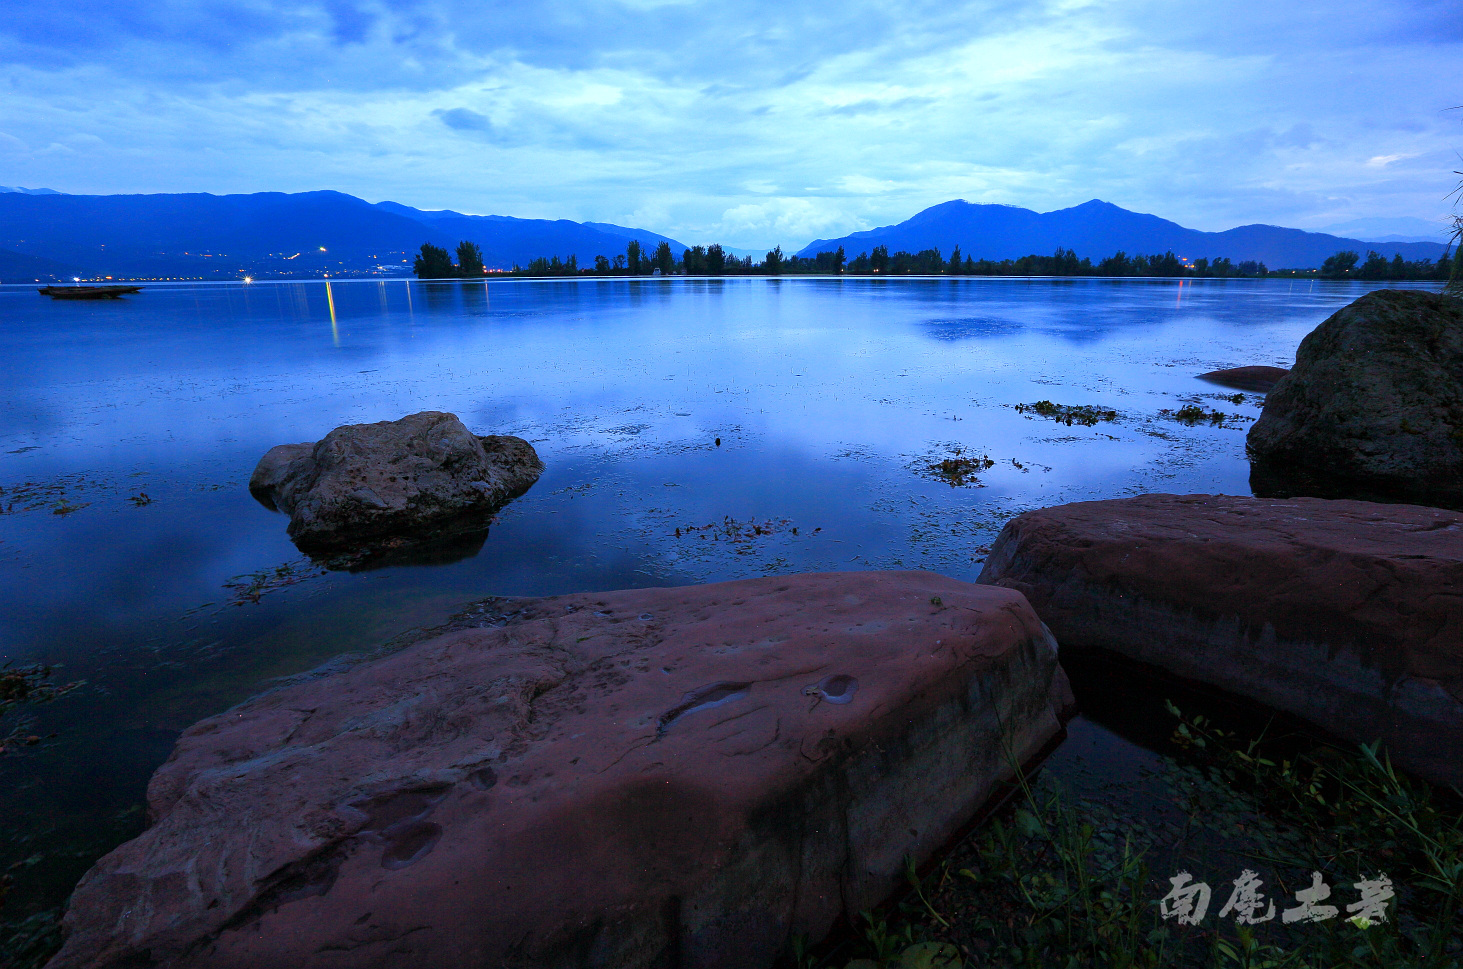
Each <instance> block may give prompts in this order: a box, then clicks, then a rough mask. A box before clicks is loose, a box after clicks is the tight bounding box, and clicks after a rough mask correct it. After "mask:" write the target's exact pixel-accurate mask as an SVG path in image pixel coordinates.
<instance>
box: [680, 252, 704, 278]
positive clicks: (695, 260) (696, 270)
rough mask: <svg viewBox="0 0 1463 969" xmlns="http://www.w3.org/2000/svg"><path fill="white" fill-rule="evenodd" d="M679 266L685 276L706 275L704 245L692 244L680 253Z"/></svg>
mask: <svg viewBox="0 0 1463 969" xmlns="http://www.w3.org/2000/svg"><path fill="white" fill-rule="evenodd" d="M681 267H682V268H683V269H684V270H685V272H686V275H687V276H705V275H706V247H705V246H692V247H691V248H689V249H687V250H686V251H685V252H683V253H681Z"/></svg>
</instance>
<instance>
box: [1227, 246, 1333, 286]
mask: <svg viewBox="0 0 1463 969" xmlns="http://www.w3.org/2000/svg"><path fill="white" fill-rule="evenodd" d="M1360 258H1361V257H1360V256H1358V255H1357V254H1356V253H1354V252H1351V251H1350V250H1348V251H1345V252H1338V253H1336V255H1334V256H1327V257H1326V261H1325V262H1323V263H1321V275H1322V276H1326V277H1328V278H1330V279H1340V278H1342V277H1343V276H1350V275H1351V274H1352V270H1353V269H1355V268H1356V261H1357V260H1358V259H1360ZM1240 266H1241V268H1243V266H1244V263H1241V264H1240Z"/></svg>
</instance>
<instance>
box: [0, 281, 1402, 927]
mask: <svg viewBox="0 0 1463 969" xmlns="http://www.w3.org/2000/svg"><path fill="white" fill-rule="evenodd" d="M1373 288H1378V287H1377V286H1369V285H1364V284H1343V283H1314V282H1309V281H1307V282H1300V283H1291V282H1283V281H1275V280H1264V281H1218V280H1213V281H1204V280H1200V281H1198V282H1197V283H1196V282H1193V281H1185V282H1184V283H1182V284H1180V283H1179V282H1177V281H1111V280H1004V279H962V280H938V279H933V280H919V279H899V280H834V279H828V280H821V279H789V280H775V279H774V280H767V279H749V280H672V281H657V280H641V281H629V280H606V281H598V280H593V281H578V280H566V281H543V282H533V281H518V280H505V281H496V282H491V283H487V284H482V285H479V284H460V285H459V284H455V283H448V284H421V283H415V282H412V283H408V282H404V281H395V282H377V281H364V282H340V283H330V284H327V283H324V282H301V283H254V284H249V285H244V284H233V285H223V284H186V285H173V286H163V285H156V286H149V287H147V288H146V290H144V292H143V293H141V294H140V295H138V296H135V297H132V298H129V299H126V300H119V301H105V302H95V303H87V302H52V301H50V300H46V299H42V298H40V297H39V296H38V295H37V294H36V293H35V291H34V288H32V287H15V286H5V287H0V359H3V360H4V382H3V386H0V487H3V488H4V489H5V491H4V493H3V494H0V508H3V510H4V511H5V512H6V513H4V514H0V663H3V662H7V661H8V662H12V663H27V662H34V661H47V662H52V663H60V664H64V668H63V670H62V671H61V672H60V673H59V674H58V675H59V676H61V677H64V678H65V679H67V680H75V679H84V680H86V681H87V682H86V685H85V686H84V687H82V688H81V689H80V690H78V691H76V692H75V693H73V694H71V695H69V696H67V697H65V698H63V699H62V700H60V701H58V702H56V703H54V704H51V705H48V706H43V707H39V708H37V709H36V710H35V711H34V714H35V717H36V728H37V732H38V733H42V734H49V733H53V732H54V733H55V734H56V736H55V737H54V738H53V739H52V740H51V741H50V742H49V745H47V746H42V747H39V748H31V749H28V750H26V751H24V752H23V753H22V754H20V755H19V756H15V755H9V756H6V757H4V758H0V871H7V870H8V871H10V873H11V874H12V876H14V878H15V890H14V892H13V894H12V896H11V902H10V905H9V906H7V908H8V909H9V910H8V911H6V912H4V913H3V915H6V916H10V915H13V914H23V913H24V912H25V911H28V910H30V909H32V908H34V907H42V906H52V905H56V904H59V903H60V902H61V901H62V900H63V899H64V898H65V896H66V894H67V892H68V891H69V889H70V887H71V885H72V884H73V883H74V882H75V880H76V878H77V877H79V875H80V874H81V873H82V872H83V871H84V870H85V869H86V868H87V867H88V866H89V865H90V864H91V862H92V861H93V860H94V859H95V857H96V856H97V855H98V854H100V853H102V852H104V851H106V850H109V849H110V848H111V847H113V846H114V845H115V844H116V843H118V842H119V841H120V840H123V839H125V838H127V837H130V836H132V835H133V834H135V833H136V832H137V831H138V830H140V829H141V825H142V813H141V803H142V799H143V794H144V790H145V785H146V782H147V778H148V776H149V775H150V774H151V772H152V771H153V770H154V769H155V768H156V767H157V765H158V764H160V763H161V762H162V760H163V759H164V758H165V757H166V756H167V753H168V751H169V749H170V747H171V745H172V743H173V740H174V739H175V737H176V736H177V734H178V732H179V731H181V730H182V729H183V728H185V727H186V726H188V725H189V724H191V723H192V722H194V721H195V720H197V719H199V718H201V717H204V716H207V715H210V714H213V713H216V712H218V711H220V710H222V709H224V708H226V707H227V706H229V705H230V704H232V703H234V702H237V701H238V700H240V699H242V698H244V697H246V696H248V695H250V694H251V693H253V692H255V691H256V690H257V689H258V688H259V687H260V685H261V684H263V683H264V682H265V681H267V680H268V679H270V678H272V677H277V676H283V675H288V674H292V673H295V672H299V671H301V670H304V669H308V668H310V667H312V666H314V665H316V664H318V663H319V662H321V661H323V660H325V659H327V658H329V657H331V656H334V655H336V654H339V653H341V652H343V651H348V650H357V649H363V648H370V647H373V646H376V645H378V644H380V643H382V642H384V641H386V640H388V639H390V638H392V637H394V636H397V635H400V634H403V633H406V632H408V631H410V630H412V629H414V628H420V627H424V626H430V625H434V624H437V623H439V622H441V621H442V620H444V619H445V618H446V617H447V616H449V615H450V614H451V613H452V612H454V611H455V610H456V609H457V608H458V607H459V606H460V605H461V604H462V603H463V602H464V601H466V600H468V599H474V598H481V597H484V596H489V595H508V596H518V595H547V594H555V593H563V592H571V591H583V590H597V589H614V588H626V587H632V586H656V585H678V584H685V583H692V582H707V581H715V580H721V579H731V578H744V577H749V576H757V575H768V574H777V573H783V572H798V571H811V570H852V569H871V568H873V569H885V568H921V569H931V570H934V571H938V572H943V573H945V574H948V575H952V576H955V577H957V578H962V579H973V578H975V576H976V575H977V574H978V573H979V571H980V567H981V563H982V561H983V559H984V556H985V551H986V548H987V547H988V546H989V545H990V543H991V541H992V540H993V539H994V537H995V535H996V533H997V532H998V531H999V530H1000V528H1001V526H1002V524H1003V523H1004V522H1005V521H1006V520H1007V519H1008V518H1010V517H1011V516H1012V515H1015V514H1018V513H1020V512H1021V511H1024V510H1027V509H1030V508H1036V507H1041V506H1045V505H1051V504H1057V503H1061V502H1068V501H1079V500H1086V499H1094V498H1108V497H1118V496H1123V495H1131V494H1138V493H1142V492H1154V491H1157V492H1176V493H1193V492H1209V493H1226V494H1248V493H1249V485H1248V473H1249V469H1248V465H1247V464H1246V462H1245V460H1244V434H1245V430H1246V429H1247V428H1248V427H1249V424H1250V422H1251V421H1252V420H1253V419H1254V417H1255V416H1257V415H1258V413H1259V405H1260V403H1261V399H1260V398H1259V397H1258V396H1256V395H1253V394H1246V395H1244V397H1243V398H1242V400H1240V401H1238V402H1236V401H1234V400H1232V399H1229V398H1230V397H1231V394H1230V393H1229V392H1227V391H1225V390H1224V389H1223V388H1220V387H1216V386H1213V385H1211V384H1207V383H1204V382H1203V381H1199V380H1197V379H1195V375H1196V374H1199V373H1202V372H1205V371H1208V370H1213V369H1218V368H1222V367H1232V366H1240V365H1246V364H1267V365H1276V366H1289V365H1290V363H1291V362H1292V360H1293V357H1294V351H1295V347H1296V344H1297V343H1298V342H1299V341H1300V339H1301V338H1302V337H1303V336H1304V335H1305V334H1306V333H1307V332H1309V331H1310V330H1311V329H1312V328H1314V327H1315V326H1316V325H1317V324H1318V323H1320V322H1321V321H1322V320H1323V319H1324V318H1325V317H1326V316H1328V315H1329V314H1330V313H1332V312H1334V310H1335V309H1337V308H1338V307H1340V306H1342V305H1344V304H1345V303H1347V302H1350V301H1351V300H1353V299H1355V298H1356V297H1357V296H1359V295H1361V293H1363V292H1365V291H1367V290H1368V289H1373ZM1038 400H1051V401H1054V402H1056V403H1058V404H1069V405H1081V404H1091V405H1098V406H1100V407H1103V408H1109V409H1112V410H1115V411H1117V412H1118V417H1117V419H1116V420H1115V421H1111V422H1107V421H1104V422H1100V423H1098V424H1096V425H1095V426H1083V425H1081V424H1074V425H1072V426H1067V425H1065V424H1062V423H1057V422H1054V421H1052V420H1049V419H1045V418H1042V417H1040V416H1036V415H1033V414H1030V413H1021V412H1018V411H1017V410H1016V409H1015V406H1014V405H1017V404H1023V403H1027V404H1029V403H1032V402H1035V401H1038ZM1185 404H1198V405H1200V406H1202V407H1204V409H1205V410H1206V411H1207V410H1213V409H1219V410H1222V411H1224V412H1225V413H1227V414H1230V415H1233V416H1232V417H1231V418H1230V419H1229V420H1227V421H1226V423H1225V424H1223V425H1222V426H1212V425H1210V424H1204V425H1201V426H1192V427H1191V426H1186V425H1184V424H1181V423H1179V422H1177V421H1175V420H1173V419H1172V418H1170V417H1166V416H1163V415H1162V414H1160V411H1162V410H1164V409H1168V410H1171V411H1172V410H1177V409H1178V408H1180V407H1183V406H1184V405H1185ZM420 410H444V411H451V412H453V413H456V414H457V415H458V416H459V417H461V418H462V420H463V422H464V423H465V424H466V425H467V426H468V427H469V428H470V429H472V430H473V431H474V432H475V433H478V434H516V435H520V436H522V437H524V438H527V439H528V440H530V441H531V442H533V444H534V447H535V448H537V450H538V453H539V455H540V457H542V458H543V460H544V462H545V463H546V465H547V470H546V471H545V473H544V475H543V477H542V478H541V479H540V480H539V482H538V484H537V485H536V486H535V487H534V488H533V489H532V490H531V491H529V492H528V494H526V495H525V496H523V497H522V498H520V499H518V500H517V501H516V502H514V503H513V504H512V505H510V506H509V507H508V508H507V509H505V510H504V511H503V512H502V514H501V515H500V516H499V518H498V521H497V523H496V524H495V525H494V526H493V528H492V530H491V533H490V535H489V537H488V539H487V542H486V544H485V545H484V546H483V548H482V549H481V551H480V552H479V553H478V554H476V555H475V556H472V557H470V558H467V559H464V560H461V561H457V562H453V563H450V564H435V565H404V566H396V567H387V568H380V569H376V570H372V571H363V572H355V573H347V572H326V571H324V570H322V569H319V568H318V567H315V566H313V565H312V564H311V563H310V562H309V561H308V560H307V559H305V558H303V557H302V556H301V555H300V554H299V553H298V552H297V551H296V550H295V549H294V547H293V546H292V545H291V544H290V542H289V540H288V539H287V538H286V536H285V523H286V520H285V518H284V517H283V516H281V515H278V514H274V513H271V512H270V511H268V510H266V509H265V508H263V507H261V506H260V505H259V504H257V503H256V502H255V501H254V500H253V499H252V498H251V497H250V496H249V493H248V490H247V488H246V487H245V485H246V483H247V481H248V478H249V474H250V472H251V471H252V470H253V467H254V465H255V463H256V462H257V461H258V459H259V457H260V456H261V455H263V453H264V452H265V451H266V450H268V449H269V448H270V447H272V446H273V445H275V444H280V443H286V442H296V441H313V440H317V439H319V438H320V437H322V436H323V435H324V434H325V433H326V432H328V431H329V430H331V429H332V428H334V427H336V426H337V425H340V424H347V423H361V422H369V421H381V420H394V419H396V418H399V417H401V416H403V415H406V414H409V413H412V412H415V411H420ZM718 438H719V439H720V445H718V444H717V443H716V441H717V439H718ZM956 456H964V457H972V458H982V457H987V456H988V457H989V458H990V459H991V460H992V461H993V462H994V464H993V465H992V466H991V467H989V469H987V470H985V471H983V472H982V473H980V474H979V476H978V480H976V481H972V482H970V483H967V484H965V485H963V486H958V487H954V486H952V485H951V484H950V483H948V482H946V481H944V480H941V479H940V477H939V476H938V475H935V474H933V473H931V472H930V470H929V466H930V465H931V464H932V463H935V462H938V461H940V460H942V459H945V458H950V457H956ZM73 509H74V510H73ZM58 512H60V513H58ZM708 525H712V526H715V527H714V528H706V527H703V526H708ZM754 525H761V526H763V528H762V531H763V532H765V533H766V534H757V532H756V530H755V529H754ZM677 528H680V529H682V533H681V537H677V535H676V529H677ZM794 529H796V532H794ZM13 719H14V714H12V715H11V717H9V718H7V721H9V720H13ZM6 725H7V724H0V727H4V726H6ZM1113 729H1117V728H1116V727H1114V728H1113ZM1113 729H1108V728H1105V727H1104V726H1102V724H1100V723H1096V722H1092V721H1081V722H1079V724H1078V725H1077V726H1076V727H1074V738H1078V739H1080V740H1081V744H1080V746H1081V747H1082V749H1083V751H1085V752H1086V755H1087V756H1088V757H1089V758H1096V759H1098V760H1100V761H1102V762H1103V763H1111V764H1114V765H1118V766H1115V767H1112V768H1111V769H1112V770H1120V769H1128V768H1127V767H1124V766H1123V765H1131V764H1133V763H1137V762H1139V761H1141V760H1142V759H1143V756H1144V751H1143V750H1142V747H1141V745H1134V744H1133V743H1130V742H1129V741H1126V740H1123V739H1121V737H1120V736H1119V735H1118V734H1117V733H1114V732H1113ZM1138 739H1141V738H1138ZM1076 746H1077V745H1074V746H1073V752H1072V753H1071V754H1070V755H1064V756H1067V757H1068V759H1070V758H1071V757H1075V756H1076V755H1077V753H1078V752H1077V751H1076V749H1075V748H1076ZM1056 763H1057V764H1058V765H1060V763H1061V759H1060V757H1059V758H1058V760H1057V761H1056Z"/></svg>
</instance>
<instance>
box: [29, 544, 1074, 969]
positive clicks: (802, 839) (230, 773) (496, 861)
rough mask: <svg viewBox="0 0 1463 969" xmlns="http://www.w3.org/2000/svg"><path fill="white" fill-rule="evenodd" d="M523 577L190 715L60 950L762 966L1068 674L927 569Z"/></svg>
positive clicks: (899, 841) (1005, 751) (435, 963)
mask: <svg viewBox="0 0 1463 969" xmlns="http://www.w3.org/2000/svg"><path fill="white" fill-rule="evenodd" d="M514 606H515V607H516V608H514V610H513V616H512V619H511V620H508V624H507V625H504V626H485V627H482V628H457V629H456V630H454V631H450V632H447V633H445V634H441V635H436V636H435V638H430V639H427V640H424V641H422V642H419V643H417V644H415V645H411V646H408V647H406V648H405V649H403V650H401V651H400V652H397V653H395V654H392V655H390V656H387V657H385V658H382V659H378V660H375V661H371V662H363V663H360V664H358V665H355V666H353V667H346V668H345V669H343V670H342V669H341V668H340V667H339V666H338V665H337V667H335V668H333V669H332V670H330V671H327V672H324V673H322V674H321V675H319V676H316V677H313V678H305V679H303V680H300V681H296V682H292V683H289V684H288V685H285V686H283V687H281V688H279V689H276V690H274V691H273V692H270V693H266V694H263V695H261V696H258V697H256V698H254V699H252V700H249V701H247V702H245V703H243V704H241V705H239V706H238V707H235V708H234V709H232V710H229V711H227V712H226V713H223V714H220V715H218V716H216V717H213V718H210V719H208V720H204V721H202V722H201V723H199V724H197V725H195V726H194V727H192V728H190V729H189V730H187V731H185V732H184V734H183V736H182V738H181V739H180V740H179V742H178V745H177V748H176V750H175V751H174V753H173V755H172V757H171V759H170V760H169V761H168V763H167V764H165V765H164V766H163V767H162V768H161V769H159V770H158V772H157V774H156V775H154V777H153V779H152V782H151V784H150V785H149V787H148V802H149V810H150V816H151V817H152V818H153V824H152V827H151V828H149V829H148V830H147V831H146V832H145V833H144V834H142V835H141V836H140V837H138V838H136V839H134V840H133V841H131V842H128V843H127V844H125V845H123V846H122V847H120V848H118V849H117V850H116V851H114V852H112V853H111V854H110V855H108V856H106V857H105V858H103V859H102V860H101V861H100V862H98V863H97V865H96V867H95V868H93V869H92V871H91V872H90V873H89V874H88V875H87V876H86V877H85V878H83V879H82V881H81V883H80V885H78V887H77V889H76V892H75V894H74V895H73V896H72V900H71V905H70V909H69V912H68V914H67V916H66V923H65V924H66V929H67V933H68V934H67V939H66V944H65V947H64V948H63V949H62V951H61V953H60V954H59V955H58V956H57V957H56V959H55V961H54V962H53V963H52V964H51V965H52V969H70V967H80V966H87V967H96V969H101V967H114V969H119V967H122V966H132V965H143V964H146V965H150V966H155V967H158V969H164V967H169V969H171V967H237V969H243V967H258V966H289V967H294V969H316V967H378V969H387V967H412V969H417V967H422V966H431V967H433V969H457V967H482V966H495V967H496V966H518V967H528V966H534V967H539V966H565V967H567V966H575V967H579V966H607V967H608V966H615V967H650V966H663V965H664V966H669V965H676V966H681V967H685V969H692V967H728V969H731V967H737V969H742V967H747V969H750V967H758V966H771V965H772V964H773V962H774V961H775V960H776V959H777V958H778V957H779V955H782V954H785V953H786V952H787V951H788V949H789V946H790V943H791V940H792V938H793V937H794V936H795V935H797V934H803V935H805V936H808V937H812V938H818V937H820V936H822V935H823V934H824V933H825V932H826V931H827V930H828V929H829V928H830V926H832V925H833V924H834V921H835V920H836V919H838V918H840V917H842V916H847V917H849V918H853V917H855V916H856V915H857V913H858V912H859V911H860V910H862V909H865V908H868V907H871V906H872V905H874V904H876V903H877V902H879V901H880V900H882V899H883V898H884V897H886V896H887V895H888V894H889V893H890V892H891V891H892V890H893V889H894V888H895V887H896V886H898V885H899V884H900V883H901V882H902V881H903V880H904V870H905V868H904V863H905V857H906V856H912V857H913V858H914V859H915V860H916V861H921V860H923V859H925V858H927V857H929V856H930V854H931V853H932V852H933V851H935V850H936V849H937V848H938V847H940V846H941V845H942V844H943V843H944V842H945V841H946V840H947V839H948V838H950V837H951V835H952V834H954V833H955V832H956V831H957V829H958V828H959V827H960V826H961V825H962V824H963V823H964V822H966V821H967V819H969V818H970V817H971V816H972V815H973V813H974V812H975V811H976V810H977V808H978V807H979V806H980V804H981V803H982V802H983V801H985V800H986V798H987V797H988V795H989V794H990V793H991V791H992V787H993V786H994V785H995V784H996V783H997V782H998V781H999V780H1000V779H1002V778H1004V777H1008V776H1010V774H1011V769H1010V760H1009V758H1011V757H1014V758H1015V759H1017V760H1021V761H1024V760H1026V759H1027V758H1029V757H1031V756H1032V755H1033V754H1034V753H1036V752H1037V751H1038V750H1039V749H1040V748H1041V747H1042V746H1043V744H1044V743H1045V742H1047V741H1048V740H1049V739H1050V738H1052V737H1053V736H1055V735H1056V734H1057V733H1058V732H1059V730H1060V725H1059V722H1058V717H1057V715H1056V712H1055V711H1054V706H1062V705H1065V704H1066V703H1068V702H1070V693H1069V691H1068V690H1067V689H1066V680H1065V677H1064V675H1063V674H1062V672H1061V669H1060V667H1059V666H1058V665H1057V661H1056V644H1055V642H1054V641H1053V640H1052V639H1051V636H1050V634H1049V633H1048V632H1047V631H1046V630H1045V628H1044V627H1043V626H1042V624H1041V622H1040V621H1039V620H1038V619H1037V618H1036V616H1035V614H1034V613H1033V612H1032V611H1031V608H1030V607H1029V606H1028V605H1027V603H1026V601H1025V600H1024V599H1022V598H1021V596H1020V595H1019V594H1017V593H1015V592H1011V591H1009V590H1006V589H998V588H993V587H990V586H977V585H974V584H972V583H966V582H960V581H957V580H954V579H949V578H945V577H943V576H939V575H934V574H931V573H927V572H857V573H843V574H812V575H798V576H787V577H775V578H762V579H748V580H744V581H740V582H726V583H720V584H716V585H707V586H692V587H685V588H675V589H640V590H631V591H624V592H608V593H598V594H583V595H570V596H560V597H556V598H550V599H537V600H519V601H518V602H516V603H514ZM484 621H486V620H484ZM498 621H500V622H501V621H504V617H498ZM467 622H469V620H464V621H463V624H466V623H467Z"/></svg>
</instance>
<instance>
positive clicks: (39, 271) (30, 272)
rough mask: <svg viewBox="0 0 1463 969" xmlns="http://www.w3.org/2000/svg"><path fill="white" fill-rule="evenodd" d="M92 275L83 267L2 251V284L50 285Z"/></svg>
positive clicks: (0, 259)
mask: <svg viewBox="0 0 1463 969" xmlns="http://www.w3.org/2000/svg"><path fill="white" fill-rule="evenodd" d="M90 275H91V271H90V270H88V269H83V268H82V267H81V266H72V265H70V264H68V263H64V262H57V261H56V260H54V259H44V258H42V257H40V256H27V255H25V254H24V253H20V252H11V251H10V250H8V249H0V283H50V282H55V281H56V280H58V279H62V280H65V279H70V278H72V277H73V276H90Z"/></svg>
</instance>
